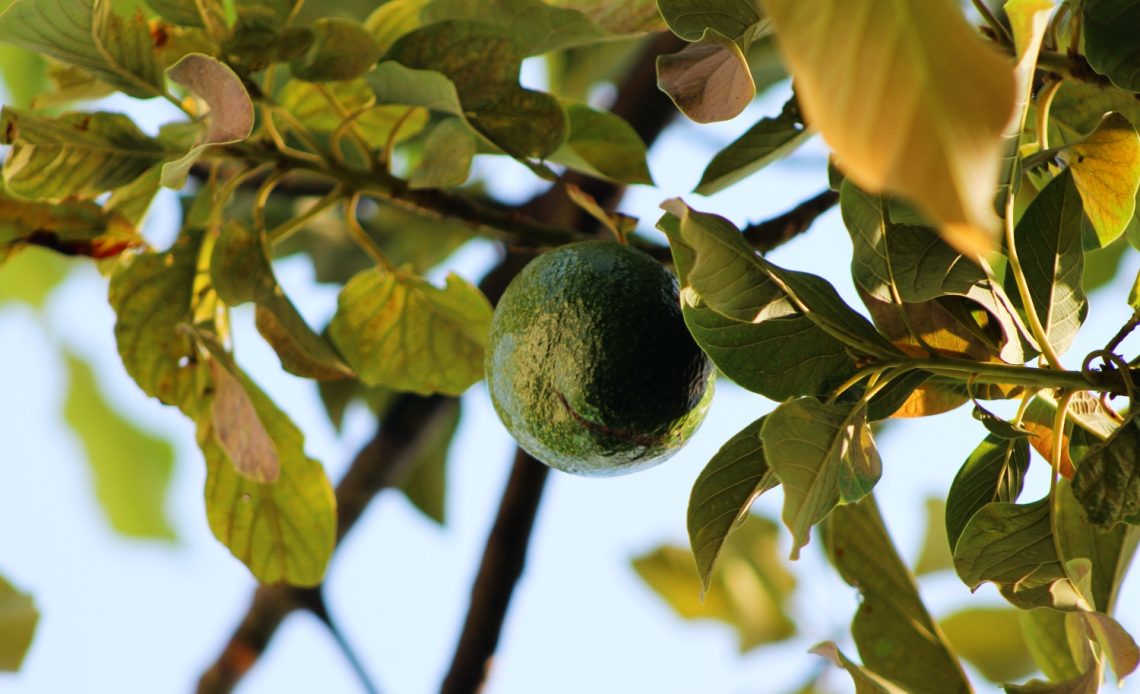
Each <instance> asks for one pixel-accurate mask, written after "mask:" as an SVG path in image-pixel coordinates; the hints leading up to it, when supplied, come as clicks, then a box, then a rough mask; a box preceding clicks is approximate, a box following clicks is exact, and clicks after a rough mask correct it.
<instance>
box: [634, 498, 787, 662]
mask: <svg viewBox="0 0 1140 694" xmlns="http://www.w3.org/2000/svg"><path fill="white" fill-rule="evenodd" d="M778 538H779V527H778V526H777V525H776V524H775V523H773V522H772V521H770V520H768V519H766V518H762V517H760V516H755V515H749V516H746V517H745V518H743V519H742V524H741V525H740V527H739V528H738V529H737V531H736V532H734V533H733V534H732V535H731V536H730V537H729V539H728V541H727V542H726V543H725V547H724V550H723V552H722V557H721V561H720V562H719V563H718V565H717V567H716V568H715V569H714V570H713V574H712V580H711V585H710V587H709V590H708V591H707V593H704V592H703V590H702V583H701V580H700V578H699V577H698V576H697V573H696V571H695V570H694V567H693V558H692V555H691V554H690V552H689V550H688V549H686V548H683V547H674V546H669V545H667V546H664V547H660V548H658V549H657V550H655V551H653V552H650V553H649V554H646V555H643V556H641V557H637V558H635V559H634V560H633V566H634V569H635V570H636V571H637V573H638V575H640V576H641V578H642V580H644V581H645V582H646V583H648V584H649V585H650V587H652V588H653V590H654V591H655V592H656V593H657V594H658V595H660V596H661V598H662V599H664V600H665V601H666V602H667V603H669V606H670V607H672V608H673V609H674V610H675V611H676V612H677V613H678V614H679V615H680V616H681V617H683V618H685V619H716V620H718V621H721V622H725V623H727V624H729V625H731V626H732V627H733V629H735V631H736V633H737V638H738V641H739V644H740V650H741V652H744V651H747V650H750V649H752V648H755V647H756V646H759V645H762V644H766V643H772V642H776V641H782V640H784V639H787V638H788V637H790V636H792V635H793V634H794V633H795V624H793V623H792V621H791V620H790V619H789V617H788V615H787V614H786V612H785V610H786V609H787V607H788V601H789V598H790V597H791V593H792V591H793V590H794V589H795V585H796V583H795V579H794V578H793V577H792V575H791V574H790V573H789V572H788V570H787V568H785V566H784V564H783V562H782V561H781V560H780V556H779V549H778ZM702 595H703V598H702Z"/></svg>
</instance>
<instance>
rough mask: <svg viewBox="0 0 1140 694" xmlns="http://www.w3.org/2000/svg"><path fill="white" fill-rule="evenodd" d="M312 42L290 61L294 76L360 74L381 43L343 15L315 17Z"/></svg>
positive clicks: (333, 77) (347, 77)
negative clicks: (304, 50)
mask: <svg viewBox="0 0 1140 694" xmlns="http://www.w3.org/2000/svg"><path fill="white" fill-rule="evenodd" d="M312 32H313V42H312V43H311V44H310V45H309V48H308V50H307V51H306V52H305V54H304V55H303V56H299V57H297V58H294V59H293V60H291V61H290V62H289V68H290V69H291V70H292V72H293V76H294V77H296V78H297V79H300V80H305V81H307V82H323V81H330V82H331V81H337V80H350V79H353V78H356V77H360V76H361V75H363V74H364V73H365V72H367V71H368V69H369V68H371V67H372V66H373V65H375V64H376V61H377V60H379V59H380V47H379V46H377V45H376V41H375V39H373V38H372V34H370V33H369V32H368V30H367V29H365V28H364V25H362V24H361V23H360V22H357V21H354V20H351V19H347V18H344V17H328V18H322V19H318V20H317V21H315V22H313V24H312Z"/></svg>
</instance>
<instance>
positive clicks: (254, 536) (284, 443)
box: [198, 374, 336, 586]
mask: <svg viewBox="0 0 1140 694" xmlns="http://www.w3.org/2000/svg"><path fill="white" fill-rule="evenodd" d="M240 378H241V381H242V385H243V386H245V390H246V392H247V393H248V395H249V398H250V400H251V401H252V403H253V407H254V409H255V410H256V412H257V418H258V419H259V420H260V421H261V422H262V424H263V425H264V426H265V429H266V431H267V432H268V433H269V437H270V438H271V439H272V440H273V442H274V443H275V445H276V447H277V453H278V455H279V457H280V464H281V465H280V477H279V478H278V479H277V481H276V482H273V483H271V484H260V483H258V482H255V481H253V480H250V479H248V478H246V477H242V476H241V475H240V474H238V472H237V468H236V467H235V465H234V463H233V462H232V461H231V460H230V458H229V456H228V455H227V454H226V452H225V450H224V449H223V448H222V446H221V444H220V443H219V441H218V435H217V432H216V431H215V430H214V428H213V425H212V423H211V420H210V418H208V417H207V418H202V419H199V420H198V445H199V446H200V447H201V448H202V453H203V454H204V455H205V458H206V518H207V519H208V520H209V523H210V530H211V531H213V533H214V536H215V537H217V538H218V540H219V541H220V542H221V543H222V544H224V545H225V546H226V547H228V548H229V550H230V552H232V553H233V555H234V556H235V557H237V558H238V559H240V560H241V561H242V563H244V564H245V565H246V566H247V567H249V570H250V572H251V573H252V574H253V575H254V577H255V578H257V580H259V581H261V582H262V583H277V582H279V581H283V582H285V583H288V584H290V585H295V586H315V585H317V584H319V583H320V581H321V579H322V578H323V577H324V573H325V568H326V566H327V565H328V562H329V558H330V557H331V556H332V552H333V545H334V544H335V541H336V497H335V496H334V494H333V489H332V485H331V484H329V481H328V478H327V477H326V476H325V472H324V469H323V468H322V467H321V464H320V463H318V462H317V461H315V460H313V459H312V458H309V457H307V456H306V455H305V451H304V439H303V438H302V436H301V432H300V431H298V430H297V427H296V426H295V425H294V424H293V422H291V421H290V420H289V418H288V417H287V416H285V414H284V413H283V412H281V411H280V410H279V409H278V408H277V406H276V405H274V404H273V402H272V401H271V400H270V399H269V398H268V397H266V396H265V394H264V393H262V392H261V390H260V389H258V388H257V386H256V385H254V384H253V382H252V381H250V380H249V379H248V378H247V377H245V376H244V374H242V375H240Z"/></svg>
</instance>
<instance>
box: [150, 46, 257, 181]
mask: <svg viewBox="0 0 1140 694" xmlns="http://www.w3.org/2000/svg"><path fill="white" fill-rule="evenodd" d="M166 74H167V75H168V76H169V77H170V79H171V81H173V82H176V83H178V84H181V85H182V86H184V87H186V88H187V89H189V90H190V91H191V92H193V93H194V94H196V95H197V96H199V97H201V99H202V100H203V101H205V102H206V105H207V106H209V107H210V111H209V118H208V119H207V120H208V127H207V128H206V134H205V136H204V137H202V139H201V140H199V141H198V143H197V144H195V145H194V146H193V147H191V148H190V151H189V152H187V153H186V154H185V155H184V156H183V157H182V158H180V159H177V160H175V161H172V162H169V163H167V164H165V165H164V166H163V167H162V185H164V186H166V187H168V188H175V189H177V188H181V187H182V186H183V184H185V183H186V176H187V174H189V172H190V167H191V166H193V165H194V162H195V161H197V160H198V157H200V156H202V153H203V152H205V151H206V149H208V148H209V147H210V146H212V145H227V144H233V143H234V142H241V141H242V140H244V139H245V138H247V137H249V134H250V132H252V130H253V100H252V99H250V97H249V92H247V91H246V89H245V85H244V84H242V81H241V78H240V77H238V75H237V73H236V72H234V71H233V68H231V67H230V66H229V65H226V64H225V63H223V62H222V61H220V60H218V59H217V58H213V57H211V56H208V55H203V54H201V53H191V54H189V55H186V56H183V57H182V59H181V60H179V61H178V62H177V63H175V64H174V65H171V66H170V69H169V70H167V71H166Z"/></svg>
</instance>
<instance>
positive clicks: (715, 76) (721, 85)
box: [657, 29, 756, 123]
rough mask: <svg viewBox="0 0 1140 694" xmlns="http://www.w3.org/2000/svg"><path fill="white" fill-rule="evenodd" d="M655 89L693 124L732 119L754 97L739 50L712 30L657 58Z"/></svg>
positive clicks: (749, 77)
mask: <svg viewBox="0 0 1140 694" xmlns="http://www.w3.org/2000/svg"><path fill="white" fill-rule="evenodd" d="M657 87H658V88H659V89H660V90H661V91H663V92H665V93H666V94H668V95H669V98H670V99H672V100H673V103H674V104H676V105H677V108H678V109H680V110H681V112H682V113H684V114H685V115H686V116H688V117H689V119H690V120H693V121H696V122H697V123H713V122H716V121H723V120H728V119H730V118H735V117H736V116H738V115H740V113H741V111H743V110H744V109H745V108H746V107H747V106H748V104H749V103H750V102H751V101H752V99H753V98H754V97H755V96H756V84H755V83H754V82H753V81H752V73H751V71H749V69H748V61H747V59H745V57H744V53H743V52H742V51H741V50H740V46H738V45H737V44H736V43H735V42H734V41H732V40H731V39H729V38H727V37H725V36H723V35H721V34H719V33H718V32H717V31H716V30H714V29H709V30H708V31H706V32H705V35H704V37H703V38H702V39H701V40H700V41H698V42H697V43H690V44H688V45H686V46H685V47H684V48H682V49H681V50H680V51H678V52H676V53H672V54H669V55H662V56H658V58H657Z"/></svg>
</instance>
